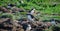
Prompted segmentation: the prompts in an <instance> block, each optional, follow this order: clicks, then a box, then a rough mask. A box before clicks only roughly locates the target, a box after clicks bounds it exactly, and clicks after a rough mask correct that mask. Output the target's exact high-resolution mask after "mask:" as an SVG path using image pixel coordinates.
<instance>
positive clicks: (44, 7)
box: [0, 0, 60, 19]
mask: <svg viewBox="0 0 60 31" xmlns="http://www.w3.org/2000/svg"><path fill="white" fill-rule="evenodd" d="M23 2H24V3H20V0H0V6H7V4H9V3H12V4H16V5H17V7H19V8H24V9H26V10H29V9H31V8H32V7H35V8H36V10H37V11H39V12H41V13H43V14H45V13H47V14H52V13H55V14H56V13H57V14H60V4H58V3H59V2H60V0H23ZM52 2H54V3H55V2H57V4H56V6H55V7H53V5H54V3H52ZM49 6H50V7H49ZM51 17H52V18H57V19H60V16H50V15H47V16H45V15H42V17H41V19H50V18H51Z"/></svg>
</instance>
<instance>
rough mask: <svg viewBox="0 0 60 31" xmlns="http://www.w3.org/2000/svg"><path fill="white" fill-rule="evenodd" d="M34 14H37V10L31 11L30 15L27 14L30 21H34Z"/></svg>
mask: <svg viewBox="0 0 60 31" xmlns="http://www.w3.org/2000/svg"><path fill="white" fill-rule="evenodd" d="M34 12H35V9H31V11H29V13H28V14H27V18H28V20H30V21H34V16H33V14H34Z"/></svg>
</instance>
